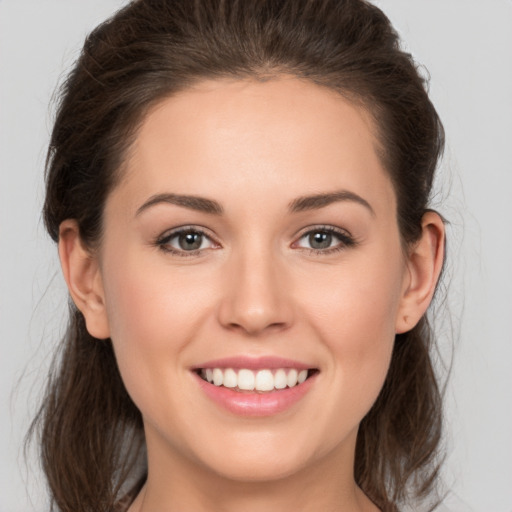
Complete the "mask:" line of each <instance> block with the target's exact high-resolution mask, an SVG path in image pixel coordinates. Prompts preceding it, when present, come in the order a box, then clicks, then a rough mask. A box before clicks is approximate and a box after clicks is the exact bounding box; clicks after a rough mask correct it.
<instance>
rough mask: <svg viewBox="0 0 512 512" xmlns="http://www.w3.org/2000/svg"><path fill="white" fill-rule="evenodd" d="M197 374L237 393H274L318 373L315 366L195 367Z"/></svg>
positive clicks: (209, 381) (217, 385)
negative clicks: (257, 367) (258, 367)
mask: <svg viewBox="0 0 512 512" xmlns="http://www.w3.org/2000/svg"><path fill="white" fill-rule="evenodd" d="M195 372H196V373H197V375H198V376H199V377H200V378H201V379H202V380H204V381H206V382H208V383H210V384H213V385H214V386H216V387H219V388H228V389H230V390H231V391H235V392H238V393H258V394H260V393H261V394H264V393H274V392H277V391H282V390H285V389H289V388H295V387H297V386H300V385H301V384H303V383H304V382H305V381H306V380H308V379H310V378H311V377H313V376H314V375H316V374H317V373H318V369H316V368H307V369H305V368H262V369H249V368H221V367H212V368H197V369H195Z"/></svg>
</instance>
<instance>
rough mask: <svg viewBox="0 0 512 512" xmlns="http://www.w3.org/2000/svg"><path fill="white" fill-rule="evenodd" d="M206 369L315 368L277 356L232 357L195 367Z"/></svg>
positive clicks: (195, 368)
mask: <svg viewBox="0 0 512 512" xmlns="http://www.w3.org/2000/svg"><path fill="white" fill-rule="evenodd" d="M206 368H244V369H245V368H246V369H248V370H262V369H268V370H272V369H277V368H295V369H297V370H308V369H311V368H315V366H314V365H311V364H307V363H303V362H300V361H296V360H294V359H287V358H284V357H276V356H258V357H248V356H232V357H225V358H222V359H214V360H211V361H205V362H204V363H201V364H198V365H195V366H194V367H193V370H199V369H206Z"/></svg>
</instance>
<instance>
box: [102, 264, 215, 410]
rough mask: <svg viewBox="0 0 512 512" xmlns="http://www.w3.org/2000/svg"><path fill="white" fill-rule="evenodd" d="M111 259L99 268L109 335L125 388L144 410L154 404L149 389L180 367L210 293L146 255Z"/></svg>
mask: <svg viewBox="0 0 512 512" xmlns="http://www.w3.org/2000/svg"><path fill="white" fill-rule="evenodd" d="M111 261H112V264H110V265H109V264H108V263H109V261H108V260H106V264H105V268H104V272H103V273H104V275H105V280H104V288H105V298H106V306H107V315H108V321H109V326H110V332H111V339H112V343H113V346H114V350H115V354H116V359H117V362H118V366H119V369H120V372H121V375H122V377H123V381H124V383H125V385H126V388H127V390H128V392H129V393H130V395H131V396H132V399H133V400H134V401H135V403H136V404H137V405H138V406H139V408H141V410H144V408H145V407H148V406H149V407H151V406H152V405H151V404H153V405H155V406H158V403H157V402H158V399H157V397H155V396H154V395H155V394H154V391H152V390H154V389H161V388H162V385H164V384H169V385H172V382H170V381H172V380H173V379H175V378H179V377H180V375H181V373H182V372H183V371H184V367H185V365H184V363H183V352H184V350H185V348H186V347H187V345H188V344H189V342H190V340H192V339H194V338H195V337H196V336H197V332H198V330H199V329H200V328H201V326H202V324H203V323H204V317H205V314H206V312H207V311H208V307H209V304H208V302H209V294H208V290H207V288H205V287H200V286H198V283H197V282H195V281H194V282H191V281H190V273H189V275H188V276H185V275H184V273H180V272H179V271H176V270H175V269H170V270H169V271H167V272H165V271H162V265H161V264H160V265H152V264H151V261H152V260H151V258H147V259H146V261H145V262H144V264H142V263H140V262H139V261H136V260H135V258H131V257H130V256H129V255H127V256H125V257H123V258H122V259H117V260H114V259H112V260H111ZM197 279H199V276H198V277H197ZM163 361H165V364H162V362H163Z"/></svg>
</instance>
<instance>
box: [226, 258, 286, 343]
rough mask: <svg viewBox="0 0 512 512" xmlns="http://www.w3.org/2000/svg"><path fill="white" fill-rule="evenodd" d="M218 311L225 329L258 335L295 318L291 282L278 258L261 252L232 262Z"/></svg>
mask: <svg viewBox="0 0 512 512" xmlns="http://www.w3.org/2000/svg"><path fill="white" fill-rule="evenodd" d="M228 265H229V268H228V269H227V274H228V276H227V279H226V282H225V283H224V286H223V295H222V300H221V303H220V306H219V310H218V318H219V322H220V323H221V324H222V325H223V327H224V328H227V329H229V330H232V331H233V330H234V331H240V332H243V333H244V334H246V335H250V336H257V335H262V334H263V333H267V332H270V331H280V330H284V329H287V328H288V327H289V326H290V325H291V324H292V321H293V307H292V301H291V294H290V291H291V290H290V286H289V284H290V283H287V277H286V272H285V270H284V269H283V268H282V265H280V264H279V262H278V258H276V257H275V256H274V257H273V256H272V254H266V255H265V254H262V253H261V252H260V251H258V252H254V253H252V254H251V255H240V256H239V257H237V258H234V259H233V260H232V261H230V262H229V264H228Z"/></svg>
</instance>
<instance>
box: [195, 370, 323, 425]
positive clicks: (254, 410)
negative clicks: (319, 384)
mask: <svg viewBox="0 0 512 512" xmlns="http://www.w3.org/2000/svg"><path fill="white" fill-rule="evenodd" d="M194 375H195V377H196V379H197V380H198V382H199V385H200V387H201V389H202V390H203V391H204V393H205V394H206V395H207V396H208V397H209V398H210V399H211V400H213V401H214V402H215V403H216V404H218V405H220V406H221V407H223V408H224V409H227V410H228V411H229V412H231V413H233V414H236V415H239V416H272V415H274V414H279V413H280V412H283V411H286V410H287V409H289V408H291V407H292V406H293V405H294V404H296V403H297V402H299V401H300V400H301V399H302V398H303V397H304V396H305V395H306V393H307V392H308V391H309V390H310V389H311V386H312V385H313V383H314V381H315V379H316V377H317V375H318V373H315V374H314V375H312V376H311V377H309V378H308V379H306V380H305V381H304V382H303V383H302V384H298V385H297V386H294V387H293V388H285V389H279V390H275V391H270V392H265V393H257V392H254V393H252V392H247V391H245V392H239V391H234V390H232V389H230V388H226V387H224V386H214V385H213V384H210V383H209V382H207V381H205V380H204V379H202V378H201V377H200V376H199V375H198V374H197V373H194Z"/></svg>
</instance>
